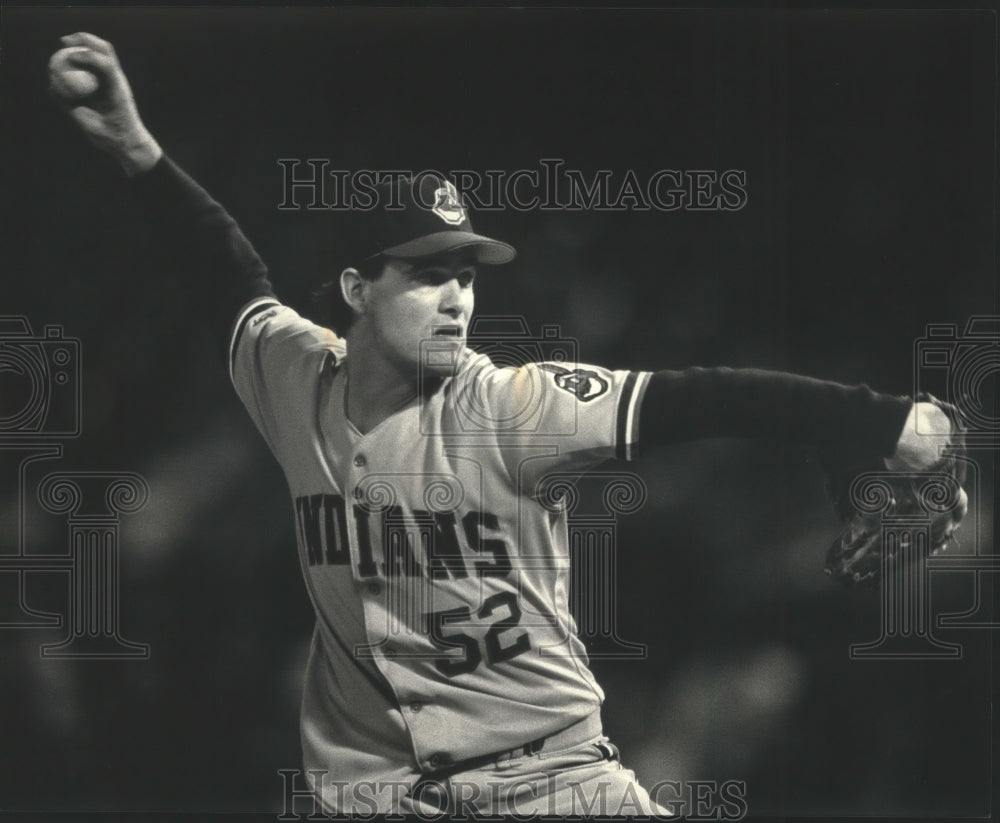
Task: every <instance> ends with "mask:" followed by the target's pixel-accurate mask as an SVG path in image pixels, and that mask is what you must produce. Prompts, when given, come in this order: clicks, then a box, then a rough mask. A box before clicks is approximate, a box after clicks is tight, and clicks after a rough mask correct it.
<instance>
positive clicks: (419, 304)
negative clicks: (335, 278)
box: [369, 253, 476, 376]
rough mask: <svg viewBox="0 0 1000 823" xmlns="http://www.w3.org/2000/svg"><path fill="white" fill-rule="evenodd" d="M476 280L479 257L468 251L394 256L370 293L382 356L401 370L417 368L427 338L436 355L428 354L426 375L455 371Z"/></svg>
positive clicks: (425, 368) (376, 338)
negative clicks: (417, 258)
mask: <svg viewBox="0 0 1000 823" xmlns="http://www.w3.org/2000/svg"><path fill="white" fill-rule="evenodd" d="M475 279H476V265H475V258H474V257H471V256H470V255H468V254H461V253H452V254H448V255H442V256H440V257H436V258H432V259H428V260H420V261H404V260H389V261H388V262H387V263H386V265H385V269H384V270H383V273H382V276H381V277H379V278H378V279H376V280H374V281H372V282H371V284H370V292H369V317H370V321H371V322H372V324H373V332H374V338H375V342H376V345H377V346H378V348H379V350H380V354H381V355H382V356H383V357H385V358H386V359H388V360H389V361H390V362H392V363H394V364H395V365H396V366H397V367H398V368H400V369H401V370H403V371H405V372H407V373H410V372H411V371H412V372H415V371H416V370H417V367H418V366H419V364H420V360H421V341H431V340H433V349H434V352H435V356H434V357H424V365H423V373H424V374H425V375H428V374H439V375H442V376H446V375H448V374H451V373H452V371H453V366H452V365H451V363H454V362H457V358H458V356H459V354H460V353H461V351H462V350H463V349H464V348H465V342H466V332H467V331H468V327H469V321H470V319H471V318H472V311H473V308H474V306H475V291H474V284H475ZM424 345H425V346H426V345H427V343H426V342H425V344H424Z"/></svg>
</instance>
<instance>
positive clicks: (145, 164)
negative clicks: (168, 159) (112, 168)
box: [115, 128, 163, 177]
mask: <svg viewBox="0 0 1000 823" xmlns="http://www.w3.org/2000/svg"><path fill="white" fill-rule="evenodd" d="M162 156H163V149H161V148H160V144H159V143H157V142H156V140H155V139H154V138H153V136H152V135H151V134H150V133H149V132H148V131H146V130H145V128H143V129H142V130H141V131H139V132H137V133H136V134H134V135H132V136H130V137H129V138H127V139H126V140H125V142H124V143H123V144H122V145H121V146H120V147H119V148H118V149H117V151H116V152H115V157H116V159H117V160H118V164H119V165H120V166H121V167H122V170H123V171H124V172H125V174H126V176H128V177H135V176H136V175H139V174H143V173H144V172H147V171H149V170H150V169H152V168H153V166H155V165H156V164H157V163H158V162H159V161H160V158H161V157H162Z"/></svg>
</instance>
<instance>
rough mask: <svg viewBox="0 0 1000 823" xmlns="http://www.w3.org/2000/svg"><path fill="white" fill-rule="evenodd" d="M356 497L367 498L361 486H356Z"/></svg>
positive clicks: (359, 498)
mask: <svg viewBox="0 0 1000 823" xmlns="http://www.w3.org/2000/svg"><path fill="white" fill-rule="evenodd" d="M354 499H355V500H364V499H365V493H364V492H363V491H362V490H361V486H355V487H354Z"/></svg>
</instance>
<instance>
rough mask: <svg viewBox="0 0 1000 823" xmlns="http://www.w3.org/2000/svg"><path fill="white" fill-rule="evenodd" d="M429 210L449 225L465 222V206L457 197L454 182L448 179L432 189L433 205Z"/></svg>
mask: <svg viewBox="0 0 1000 823" xmlns="http://www.w3.org/2000/svg"><path fill="white" fill-rule="evenodd" d="M431 211H432V212H434V214H436V215H437V216H438V217H440V218H441V219H442V220H444V222H445V223H447V224H448V225H449V226H457V225H458V224H459V223H463V222H465V207H464V206H463V205H462V201H461V200H459V199H458V190H457V189H456V188H455V184H454V183H452V182H451V181H450V180H445V181H444V185H443V186H441V188H439V189H435V190H434V205H433V206H431Z"/></svg>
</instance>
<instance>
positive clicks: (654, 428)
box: [639, 368, 951, 470]
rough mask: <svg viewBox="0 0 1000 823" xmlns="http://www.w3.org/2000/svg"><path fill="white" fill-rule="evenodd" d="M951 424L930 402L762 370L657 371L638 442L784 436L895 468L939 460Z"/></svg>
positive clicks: (644, 402)
mask: <svg viewBox="0 0 1000 823" xmlns="http://www.w3.org/2000/svg"><path fill="white" fill-rule="evenodd" d="M950 431H951V425H950V423H949V421H948V418H947V416H946V415H945V414H944V413H943V412H941V410H940V409H938V408H937V407H936V406H934V405H933V404H931V403H917V404H914V403H913V402H912V400H910V399H909V398H908V397H896V396H893V395H888V394H879V393H877V392H874V391H872V390H871V389H870V388H868V387H867V386H865V385H861V386H845V385H842V384H840V383H834V382H831V381H827V380H817V379H815V378H811V377H802V376H799V375H795V374H787V373H783V372H774V371H765V370H761V369H728V368H714V369H702V368H691V369H686V370H684V371H660V372H655V373H654V374H653V375H652V376H651V377H650V380H649V384H648V387H647V389H646V392H645V395H644V396H643V400H642V407H641V411H640V423H639V442H640V444H642V445H655V444H660V443H669V442H675V441H679V440H694V439H698V438H704V437H766V438H781V439H785V440H790V441H793V442H799V443H804V444H808V445H812V446H816V447H818V448H820V449H821V450H822V451H823V452H824V453H825V454H827V455H830V456H835V457H840V458H843V459H847V460H851V459H854V458H855V457H865V456H866V457H868V458H885V459H886V465H887V466H888V467H889V468H892V469H894V470H896V469H898V470H902V469H920V468H923V467H925V466H928V465H931V464H932V463H934V461H935V460H936V459H937V457H938V454H939V449H940V447H941V446H942V445H945V444H946V443H947V440H948V435H949V433H950Z"/></svg>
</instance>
